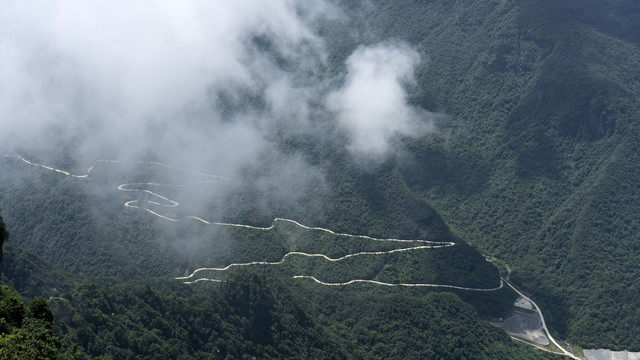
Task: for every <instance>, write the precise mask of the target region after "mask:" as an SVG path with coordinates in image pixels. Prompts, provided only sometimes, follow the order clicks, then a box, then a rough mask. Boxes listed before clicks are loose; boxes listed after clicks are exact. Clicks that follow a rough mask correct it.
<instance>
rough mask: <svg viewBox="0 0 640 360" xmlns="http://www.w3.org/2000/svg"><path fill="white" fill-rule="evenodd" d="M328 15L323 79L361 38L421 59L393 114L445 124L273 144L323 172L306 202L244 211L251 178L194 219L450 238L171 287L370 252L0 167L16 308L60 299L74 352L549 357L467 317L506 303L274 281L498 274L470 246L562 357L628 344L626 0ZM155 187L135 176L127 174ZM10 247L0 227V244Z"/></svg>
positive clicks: (633, 6)
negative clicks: (348, 140)
mask: <svg viewBox="0 0 640 360" xmlns="http://www.w3.org/2000/svg"><path fill="white" fill-rule="evenodd" d="M336 3H337V4H338V6H339V7H340V8H341V9H342V10H343V11H344V12H345V13H346V15H347V16H346V18H348V19H349V20H345V21H344V22H343V23H339V24H336V23H334V22H332V23H330V24H326V23H320V24H319V25H318V26H319V32H320V34H321V35H322V36H323V37H324V38H326V39H327V49H328V50H329V51H330V54H329V58H328V68H327V69H326V71H327V72H328V73H330V74H332V75H336V74H340V73H341V72H342V71H343V70H344V69H343V66H344V65H343V64H344V60H345V59H346V58H347V57H348V56H349V55H350V54H351V53H352V52H353V50H354V49H355V48H356V47H357V46H358V45H359V44H363V43H364V44H370V43H376V42H379V41H404V42H407V43H409V44H410V45H411V46H412V47H414V48H415V49H417V50H418V51H419V52H420V53H421V55H422V58H423V59H424V60H425V61H424V63H423V64H422V65H421V66H420V67H419V68H418V69H416V80H417V84H416V85H415V86H412V87H411V88H410V89H409V90H410V92H409V95H410V99H409V100H410V102H411V103H412V104H414V105H416V106H420V107H422V108H425V109H427V110H430V111H436V112H441V113H443V114H446V116H443V117H441V118H439V120H438V123H437V125H438V128H439V131H438V132H437V133H436V134H432V135H429V136H425V137H422V138H419V139H402V146H403V149H402V154H401V156H398V157H397V158H393V159H389V160H388V161H386V162H385V163H383V164H381V165H380V166H378V167H374V168H373V169H366V170H363V169H361V168H360V167H358V166H357V165H356V164H354V162H353V160H352V159H351V158H350V156H349V154H348V153H347V152H346V150H344V146H343V144H341V141H343V140H344V139H341V138H340V137H336V138H335V139H331V140H323V141H320V140H315V139H309V138H308V137H307V136H304V135H301V136H298V137H295V136H292V137H290V138H285V137H284V136H285V135H283V137H278V136H279V135H274V136H273V137H274V138H273V139H271V140H273V141H277V142H278V143H279V145H280V146H281V147H282V149H283V150H282V151H283V152H286V153H290V154H295V155H299V156H301V157H302V158H304V159H305V161H308V162H309V163H312V164H314V165H315V166H318V167H320V168H322V169H323V171H324V172H325V174H326V181H327V187H328V189H329V191H328V192H327V194H324V193H322V194H320V195H318V194H315V193H314V194H309V195H308V196H309V199H311V198H313V197H314V196H316V195H318V197H321V198H322V201H321V205H317V206H316V207H304V208H303V207H301V206H297V207H296V206H289V205H290V204H283V203H278V202H277V200H276V199H259V198H258V195H257V193H258V190H257V189H256V188H255V186H253V185H252V182H253V180H255V179H256V178H259V176H258V175H256V174H248V175H247V179H245V181H246V184H242V185H243V186H238V188H236V189H234V190H233V191H231V195H230V196H229V197H228V198H226V199H224V200H223V201H221V202H219V203H213V204H209V208H207V209H206V212H205V213H209V214H216V216H218V218H216V219H215V220H217V221H224V222H234V223H243V224H250V225H255V226H264V227H268V226H269V225H271V222H272V221H273V219H274V218H275V217H286V218H292V219H295V220H298V221H300V222H302V223H304V224H306V225H312V226H322V227H326V228H330V229H332V230H335V231H336V232H342V233H350V234H362V235H369V236H374V237H379V238H392V237H393V238H404V239H427V240H435V241H452V242H455V243H456V246H454V247H450V248H444V249H437V250H425V251H417V252H415V253H410V252H407V253H406V254H402V255H400V254H393V255H389V256H384V257H376V258H371V259H368V258H367V259H365V258H354V259H350V260H349V261H345V262H342V263H335V264H334V263H331V264H330V263H328V262H326V261H324V260H321V259H309V258H301V257H292V258H290V259H288V260H287V262H285V263H284V264H282V265H283V266H278V267H273V266H253V267H251V268H250V269H249V270H250V271H252V272H254V273H245V272H242V271H241V272H236V271H231V272H229V273H225V274H224V277H225V278H227V277H228V280H229V282H228V283H225V284H208V285H207V284H197V286H194V287H193V288H185V287H184V285H182V284H179V283H177V282H172V281H169V280H157V279H158V278H162V277H173V276H183V275H187V274H189V273H190V272H191V271H193V270H194V269H196V268H199V267H204V266H225V265H227V264H230V263H238V262H248V261H279V260H280V259H281V258H282V256H283V255H284V254H285V253H286V252H288V251H293V250H295V251H307V252H313V253H316V252H322V253H325V254H327V255H330V256H336V257H337V256H342V255H344V254H346V253H349V252H354V251H365V250H367V251H371V250H373V251H376V250H380V249H388V247H386V246H389V245H388V244H370V243H366V242H364V241H357V240H356V241H354V240H353V239H345V238H344V237H340V236H333V235H328V234H326V233H321V232H318V231H313V230H301V229H299V228H295V227H291V226H290V225H286V224H276V226H275V227H274V228H273V229H272V230H269V231H265V230H255V229H238V228H225V227H216V226H207V225H203V224H200V223H198V222H197V221H183V222H180V223H169V222H162V221H161V220H159V219H157V218H155V217H154V216H152V215H150V214H148V213H145V212H144V211H142V210H140V209H129V208H126V209H123V206H122V204H123V203H124V202H125V201H127V199H128V198H127V197H126V196H124V195H123V194H122V193H121V192H118V191H117V190H116V189H115V187H114V184H119V183H121V182H118V181H119V180H121V179H120V178H117V177H110V176H111V175H109V172H108V171H105V169H100V168H98V169H97V170H96V172H95V176H93V177H92V178H91V179H89V180H88V181H85V180H87V179H84V180H79V179H71V178H68V177H65V176H63V175H61V174H58V173H52V172H48V171H46V170H42V169H35V168H33V167H29V166H27V165H25V164H22V163H20V162H18V161H13V160H11V159H2V160H0V161H2V164H1V166H2V167H3V168H2V171H0V204H1V205H2V207H3V210H4V213H3V215H4V216H5V220H6V222H7V224H8V225H9V227H10V229H11V233H12V244H11V246H9V247H7V252H6V256H5V259H4V263H5V264H4V266H5V267H4V274H5V276H4V277H3V279H2V280H3V281H4V282H5V283H8V284H11V285H12V286H14V287H15V288H16V289H18V290H19V291H20V292H21V293H23V294H24V295H25V296H26V297H29V298H32V297H34V296H45V297H49V296H51V295H56V296H62V297H63V298H65V299H67V300H56V301H55V306H54V313H56V314H58V312H59V314H60V315H59V317H56V322H58V321H59V324H58V325H57V326H58V329H59V331H61V333H62V332H64V333H65V334H67V335H65V338H64V341H65V342H67V343H69V344H70V343H72V342H77V343H78V344H80V346H81V348H82V349H83V351H84V352H86V354H88V355H87V356H98V355H105V356H107V355H108V356H112V357H114V358H133V357H135V356H140V357H142V358H145V357H146V358H163V357H165V358H178V357H179V356H183V358H185V359H187V358H207V357H208V356H210V354H212V353H213V351H215V354H218V352H217V351H218V350H219V351H220V353H219V354H220V355H221V356H223V355H224V356H229V357H230V358H242V357H243V356H244V355H247V356H256V357H272V358H276V357H283V358H284V357H290V358H294V357H295V358H301V357H308V358H317V357H336V358H343V357H348V356H353V357H354V358H411V357H415V358H437V357H442V358H456V357H457V358H465V357H466V358H527V357H529V358H540V357H544V356H549V355H547V354H542V353H539V352H534V350H532V349H530V348H527V347H526V346H525V345H522V344H515V343H513V342H512V341H510V340H509V339H508V338H507V337H506V335H505V334H504V333H503V332H501V331H500V330H498V329H495V328H492V327H490V326H489V325H487V324H486V323H484V322H482V321H481V320H479V319H480V318H484V319H486V318H491V317H492V316H496V315H500V314H502V313H503V312H504V311H505V309H507V308H508V306H509V305H510V302H511V301H512V300H513V299H512V296H513V294H512V293H511V292H510V291H508V290H501V291H499V292H495V293H491V294H477V293H468V292H455V295H451V294H449V293H442V292H440V291H438V290H436V291H429V290H420V291H417V290H414V289H395V288H394V289H393V291H391V290H388V289H380V288H376V287H373V286H371V285H366V284H357V285H354V286H352V287H349V288H341V289H333V288H326V287H322V286H320V285H317V284H315V283H313V282H311V281H305V280H299V281H293V280H291V279H290V277H291V276H292V275H296V274H304V275H313V276H317V277H318V278H320V279H321V280H325V281H346V280H350V279H353V278H355V277H358V278H359V277H362V278H368V279H377V280H381V281H390V282H436V283H447V284H455V285H460V286H470V287H494V286H495V285H496V282H497V279H498V270H497V269H496V268H495V267H494V266H492V265H491V264H489V263H488V262H486V261H485V260H484V258H483V255H481V253H482V254H484V255H486V256H490V257H491V258H493V259H495V260H494V263H496V264H504V265H508V266H509V268H510V269H511V270H512V271H511V274H510V276H511V279H512V280H513V281H514V282H515V283H516V284H517V285H518V286H519V287H521V288H522V289H524V290H526V291H528V292H530V293H532V294H533V295H535V301H536V302H537V303H538V304H539V305H541V307H542V308H543V309H544V310H545V311H546V314H548V316H547V323H548V324H549V325H550V326H551V328H552V329H553V330H554V331H557V332H558V333H559V334H560V335H561V337H563V338H566V339H567V340H569V341H570V342H571V343H572V344H578V345H580V347H582V348H599V347H604V348H610V349H628V350H632V351H640V310H639V309H640V296H638V291H639V290H638V289H640V277H639V276H638V273H639V272H640V265H639V264H640V242H639V241H638V235H637V234H638V233H639V230H640V220H639V219H638V217H637V215H636V214H637V209H639V208H640V195H639V194H640V182H638V181H637V179H639V178H640V148H639V146H638V144H639V143H640V128H639V127H638V125H637V120H638V119H639V118H640V105H639V104H640V76H639V75H638V74H639V73H640V6H638V2H637V1H631V0H620V1H613V0H607V1H602V0H566V1H556V0H523V1H516V0H489V1H475V0H460V1H455V2H452V1H445V0H433V1H410V0H399V1H381V0H372V1H367V2H362V3H354V2H352V1H346V0H344V1H337V2H336ZM254 100H256V99H254ZM259 100H260V99H257V100H256V102H259ZM60 157H64V154H60ZM68 165H69V166H70V167H73V166H74V164H73V162H72V161H68ZM264 166H265V168H264V169H258V170H256V173H259V172H260V171H268V164H267V165H264ZM5 169H7V171H5ZM123 173H124V172H119V174H123ZM25 174H26V176H25ZM173 175H174V174H171V173H168V171H166V169H165V170H163V171H160V170H158V169H153V168H151V167H149V168H140V169H139V173H135V174H133V175H132V177H133V178H134V179H149V178H153V179H158V178H165V177H170V176H173ZM118 176H120V175H118ZM252 176H254V178H252ZM130 180H131V179H130V178H127V181H130ZM107 185H108V186H107ZM245 185H246V186H245ZM104 189H108V190H104ZM172 195H176V196H177V195H179V194H178V192H176V194H172ZM141 196H144V195H141ZM309 199H306V198H305V199H303V201H301V203H304V202H305V201H307V200H309ZM309 202H310V201H309ZM256 203H260V204H261V205H264V206H252V205H254V204H256ZM200 210H201V209H200ZM170 215H171V216H176V217H180V216H184V215H191V213H188V212H187V213H184V214H182V213H172V214H170ZM7 236H8V233H7V232H6V231H5V229H4V224H3V223H2V222H1V221H0V245H1V244H2V242H4V241H5V240H6V239H7ZM467 242H468V243H467ZM0 249H1V247H0ZM476 249H479V250H480V252H481V253H480V252H479V251H477V250H476ZM409 254H410V256H406V255H409ZM71 274H73V275H71ZM86 279H89V280H90V281H89V282H87V281H85V282H83V283H82V284H81V285H77V284H78V283H79V282H80V281H82V280H86ZM54 289H55V291H54ZM260 299H264V302H261V300H260ZM461 300H462V301H464V302H466V303H468V304H472V305H473V308H471V307H469V306H468V305H467V304H465V303H463V302H461ZM85 305H86V307H85ZM254 307H257V308H259V309H262V310H263V311H262V312H260V313H256V312H255V311H254V310H252V309H253V308H254ZM58 319H60V320H58ZM40 320H41V319H40ZM40 320H38V321H40ZM34 321H35V322H34ZM38 321H36V320H33V321H27V322H25V324H26V325H28V326H32V325H33V324H36V323H38ZM42 321H44V320H42ZM29 324H32V325H29ZM26 325H25V326H26ZM12 326H13V325H12ZM33 326H35V325H33ZM254 328H255V329H257V330H256V331H255V332H252V331H250V330H249V329H254ZM11 329H14V330H15V331H19V330H16V329H18V327H15V326H14V327H12V328H11ZM14 330H12V331H14ZM47 336H48V335H47ZM125 339H128V340H126V341H125ZM56 349H59V347H58V348H56ZM409 349H416V350H415V352H412V353H408V352H407V351H409ZM56 351H57V350H56ZM86 354H85V355H86ZM83 356H84V355H83Z"/></svg>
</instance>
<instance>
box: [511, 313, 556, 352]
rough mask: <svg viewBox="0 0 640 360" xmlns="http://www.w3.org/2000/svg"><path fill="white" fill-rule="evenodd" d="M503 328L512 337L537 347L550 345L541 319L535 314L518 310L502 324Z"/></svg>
mask: <svg viewBox="0 0 640 360" xmlns="http://www.w3.org/2000/svg"><path fill="white" fill-rule="evenodd" d="M502 327H503V328H504V329H505V330H506V331H507V333H509V335H511V336H515V337H517V338H519V339H522V340H526V341H529V342H532V343H534V344H537V345H542V346H548V345H549V339H547V337H546V335H545V333H544V329H543V328H542V323H540V318H538V316H537V315H535V314H531V313H527V312H523V311H518V310H516V311H514V312H513V315H511V316H509V317H508V318H507V319H505V320H504V321H503V322H502Z"/></svg>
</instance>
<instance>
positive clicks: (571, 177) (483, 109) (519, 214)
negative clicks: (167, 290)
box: [354, 0, 640, 350]
mask: <svg viewBox="0 0 640 360" xmlns="http://www.w3.org/2000/svg"><path fill="white" fill-rule="evenodd" d="M373 3H374V4H375V8H367V7H364V8H362V9H358V10H357V11H354V12H357V13H359V14H361V15H360V21H361V23H362V24H365V25H364V26H366V27H367V28H368V29H369V31H370V33H374V34H375V38H376V39H404V40H406V41H409V42H410V43H411V44H413V45H414V46H416V47H417V48H419V49H420V50H421V51H422V53H423V54H424V55H423V56H424V57H425V58H428V59H429V62H428V65H426V66H424V67H423V68H421V69H420V70H419V72H418V82H419V85H418V87H417V89H415V91H414V94H413V100H414V101H415V102H416V103H417V104H421V105H422V106H424V107H426V108H428V109H430V110H438V111H442V112H444V113H446V114H447V115H449V116H450V119H449V121H448V122H443V123H441V124H440V126H441V133H440V134H439V135H437V136H432V137H428V138H423V139H421V140H419V141H413V140H409V141H407V142H406V146H407V150H408V151H409V152H410V153H411V154H412V157H411V158H410V159H408V160H406V161H405V162H404V163H403V164H401V165H400V169H401V172H402V174H403V177H404V179H405V181H406V182H407V184H408V185H409V187H410V188H411V189H412V190H413V191H414V192H415V193H416V194H419V195H420V196H421V197H422V198H423V199H425V200H427V202H429V203H431V204H432V205H434V207H435V208H436V209H437V210H438V211H439V212H440V213H441V214H442V216H443V219H444V220H445V222H447V223H449V224H451V226H452V228H453V229H454V233H455V234H457V235H459V236H461V237H462V238H465V239H468V240H469V241H471V243H472V244H474V245H476V246H478V247H480V248H481V249H482V250H483V251H485V252H486V253H488V254H491V255H494V256H496V257H498V258H501V259H503V260H504V261H506V262H507V263H508V264H509V265H510V266H511V268H512V269H514V273H513V274H512V276H513V278H514V279H515V280H516V281H517V282H518V283H519V284H520V285H522V286H523V287H524V288H526V289H528V290H530V291H531V292H532V293H534V294H535V295H536V297H537V298H538V299H540V300H541V301H540V302H541V303H542V306H543V307H545V308H547V309H549V310H550V312H551V315H552V316H551V321H550V323H551V326H553V327H554V328H555V329H556V330H558V331H560V332H561V333H562V334H564V335H565V336H568V338H569V339H571V340H572V342H575V343H578V344H581V345H583V346H589V347H595V346H600V347H603V346H604V347H615V348H630V349H635V350H638V349H640V343H638V339H640V336H639V333H638V331H640V327H639V326H638V324H639V323H640V314H639V313H637V311H635V310H631V309H637V308H639V307H640V303H639V301H640V300H638V299H639V298H638V296H637V290H636V289H638V288H639V287H640V280H638V277H637V276H634V274H637V264H638V263H639V259H640V253H639V252H638V245H637V244H638V235H637V233H638V232H637V229H638V220H637V217H636V216H635V215H634V214H635V213H637V209H639V208H640V197H638V193H639V191H640V188H639V186H640V185H639V183H638V182H637V179H638V175H640V174H639V173H638V170H639V167H638V164H640V159H639V158H638V156H639V155H638V151H637V150H638V148H637V144H638V141H639V140H640V139H639V137H640V134H639V133H638V126H637V124H636V123H637V121H638V118H640V109H639V108H638V104H639V101H638V100H639V98H640V77H639V76H638V73H640V60H639V59H640V48H639V47H638V40H639V39H640V35H639V33H638V24H640V20H639V19H640V17H639V13H638V11H639V9H638V5H637V2H633V1H577V0H576V1H565V2H557V1H520V2H517V1H458V2H455V3H451V2H444V1H431V2H424V3H422V2H421V3H418V2H410V1H403V2H381V1H378V2H376V1H374V2H373Z"/></svg>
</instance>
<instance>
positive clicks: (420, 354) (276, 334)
mask: <svg viewBox="0 0 640 360" xmlns="http://www.w3.org/2000/svg"><path fill="white" fill-rule="evenodd" d="M308 285H309V286H307V285H305V284H301V283H300V282H295V281H292V280H278V279H276V278H272V277H265V276H262V275H257V274H254V273H249V272H246V271H240V272H237V273H234V274H233V275H232V276H231V277H230V278H229V280H228V282H226V283H223V284H216V285H213V286H208V285H198V286H197V287H186V286H184V285H180V284H176V283H175V282H166V281H160V282H155V283H154V284H151V285H134V284H124V285H116V286H108V287H98V286H96V285H94V284H92V283H90V282H85V283H83V284H81V285H80V286H79V287H78V288H77V289H75V290H74V291H72V292H70V293H69V294H67V295H66V296H65V300H57V301H56V302H55V306H54V308H56V309H57V310H56V312H57V313H60V314H61V315H60V318H61V319H62V320H61V321H60V322H58V324H59V326H60V328H61V332H62V333H65V334H68V335H66V336H65V340H66V341H73V342H77V343H78V344H79V345H80V346H81V348H82V349H84V350H85V351H86V352H87V353H88V354H89V355H91V356H97V355H103V356H104V357H105V358H118V359H133V358H136V359H218V358H220V359H243V358H248V359H250V358H252V357H253V356H255V357H256V358H263V359H272V358H275V359H390V358H396V359H400V358H402V359H442V358H474V359H508V358H519V359H543V358H547V359H554V358H558V357H554V356H552V355H550V354H547V353H544V352H540V351H535V350H532V349H531V348H529V347H527V346H526V345H522V344H519V343H516V342H513V341H511V340H510V339H509V337H508V336H507V335H506V334H505V333H504V332H503V331H502V330H500V329H498V328H495V327H493V326H491V325H489V324H488V323H486V322H484V321H481V320H480V318H479V317H478V315H477V313H476V312H475V310H474V309H473V308H472V307H470V306H469V305H466V304H464V303H463V302H462V301H460V299H458V298H457V297H456V296H455V295H453V294H450V293H430V294H427V295H426V296H421V297H419V298H418V297H411V296H404V295H397V294H396V295H385V294H377V295H376V294H367V292H366V291H365V292H363V291H362V289H359V290H358V291H350V290H337V291H334V290H326V289H325V288H321V287H319V286H317V285H314V284H308Z"/></svg>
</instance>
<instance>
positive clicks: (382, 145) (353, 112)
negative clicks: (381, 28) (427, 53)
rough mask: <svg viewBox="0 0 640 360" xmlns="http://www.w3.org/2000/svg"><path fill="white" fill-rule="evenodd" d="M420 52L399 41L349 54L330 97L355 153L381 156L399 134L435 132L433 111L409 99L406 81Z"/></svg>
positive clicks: (366, 155) (364, 157) (418, 59)
mask: <svg viewBox="0 0 640 360" xmlns="http://www.w3.org/2000/svg"><path fill="white" fill-rule="evenodd" d="M419 63H420V56H419V55H418V53H417V52H416V51H415V50H413V49H411V48H409V47H408V46H407V45H403V44H391V43H382V44H377V45H374V46H370V47H364V46H362V47H359V48H358V49H357V50H356V51H355V52H354V53H353V54H352V55H351V56H349V58H348V59H347V62H346V65H347V71H348V73H347V77H346V80H345V83H344V85H343V87H342V88H341V89H339V90H337V91H335V92H333V93H331V94H330V95H329V97H328V100H327V103H328V106H329V108H330V109H331V110H333V111H335V112H336V115H337V118H338V121H339V125H340V127H341V128H342V129H343V130H344V131H345V132H346V133H347V135H348V138H349V141H350V143H349V145H348V148H349V150H350V151H351V152H352V153H353V154H354V155H355V156H356V157H358V158H363V159H366V160H379V159H381V158H384V157H385V156H386V155H387V154H388V153H389V152H390V151H391V150H392V145H393V144H392V142H393V139H394V138H395V137H396V136H398V135H402V136H420V135H423V134H425V133H426V132H428V131H433V122H432V116H433V115H432V114H430V113H428V112H427V111H425V110H422V109H419V108H416V107H413V106H410V105H408V104H407V99H406V98H407V94H406V91H405V85H406V84H411V83H413V82H414V75H413V70H414V68H415V67H416V66H417V65H418V64H419Z"/></svg>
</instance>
